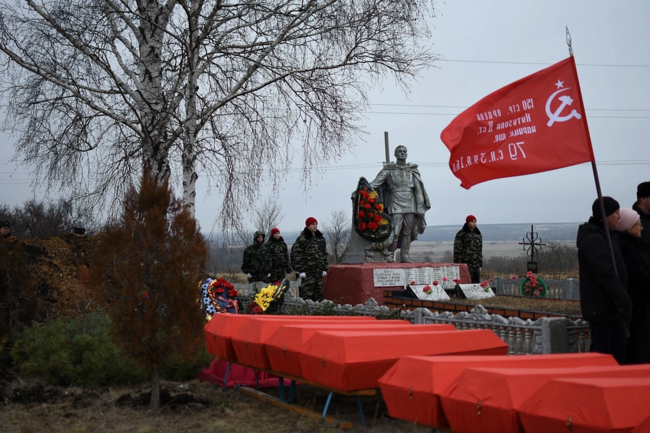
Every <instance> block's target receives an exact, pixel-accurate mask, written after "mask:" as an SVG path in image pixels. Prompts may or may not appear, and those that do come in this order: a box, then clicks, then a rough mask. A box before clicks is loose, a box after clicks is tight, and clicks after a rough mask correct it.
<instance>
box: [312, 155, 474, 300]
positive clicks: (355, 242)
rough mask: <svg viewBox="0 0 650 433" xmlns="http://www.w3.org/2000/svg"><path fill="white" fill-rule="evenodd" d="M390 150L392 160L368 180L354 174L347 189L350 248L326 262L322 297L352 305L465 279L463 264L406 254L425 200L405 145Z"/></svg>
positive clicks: (420, 226) (421, 221)
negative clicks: (341, 260)
mask: <svg viewBox="0 0 650 433" xmlns="http://www.w3.org/2000/svg"><path fill="white" fill-rule="evenodd" d="M394 154H395V158H396V162H387V163H386V164H385V165H384V166H383V167H382V169H381V170H380V171H379V173H378V174H377V176H376V177H375V178H374V180H372V181H371V182H368V181H367V180H366V179H365V178H363V177H362V178H360V180H359V183H358V185H357V189H356V191H354V192H353V193H352V197H351V198H352V229H353V230H352V235H351V248H350V253H349V254H348V256H347V257H346V260H345V264H342V265H331V266H330V268H329V270H328V273H327V277H325V280H324V287H323V290H324V298H325V299H329V300H336V301H337V302H341V303H344V304H347V303H349V304H352V305H356V304H363V303H365V302H366V301H367V300H368V299H369V298H373V299H375V300H376V301H377V302H378V303H379V304H382V303H383V300H384V291H385V290H386V291H392V290H398V291H401V290H405V288H406V287H407V286H410V287H412V288H415V289H416V290H420V291H421V290H422V288H423V287H425V286H427V285H430V284H433V282H434V281H435V282H436V284H439V285H440V288H441V289H451V288H453V287H454V286H455V283H454V282H453V281H455V280H456V281H459V282H461V281H462V282H464V283H469V282H470V275H469V270H468V268H467V265H465V264H455V263H451V264H450V263H415V262H414V260H413V258H412V257H411V254H410V250H411V243H412V242H413V241H414V240H415V239H417V237H418V235H419V234H422V233H423V232H424V229H425V228H426V225H427V224H426V220H425V213H426V212H427V211H428V210H429V209H430V208H431V203H430V201H429V196H428V195H427V192H426V189H425V187H424V183H423V182H422V178H421V176H420V172H419V171H418V166H417V165H416V164H410V163H407V162H406V158H407V156H408V151H407V149H406V147H405V146H398V147H397V148H396V149H395V152H394ZM387 155H388V151H387ZM397 250H399V263H395V261H396V260H395V258H394V257H395V252H396V251H397ZM440 293H442V294H443V295H445V293H444V290H440ZM445 296H446V295H445Z"/></svg>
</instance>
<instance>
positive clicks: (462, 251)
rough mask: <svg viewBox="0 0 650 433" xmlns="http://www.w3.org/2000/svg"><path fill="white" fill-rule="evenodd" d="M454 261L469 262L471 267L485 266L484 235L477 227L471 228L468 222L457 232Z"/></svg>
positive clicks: (468, 264)
mask: <svg viewBox="0 0 650 433" xmlns="http://www.w3.org/2000/svg"><path fill="white" fill-rule="evenodd" d="M454 263H467V266H468V267H469V268H470V269H477V268H480V267H481V266H483V237H482V236H481V231H480V230H479V229H478V227H476V228H475V229H474V230H470V229H469V227H468V226H467V223H466V224H465V225H464V226H463V228H462V229H461V230H460V231H459V232H458V233H456V239H455V240H454Z"/></svg>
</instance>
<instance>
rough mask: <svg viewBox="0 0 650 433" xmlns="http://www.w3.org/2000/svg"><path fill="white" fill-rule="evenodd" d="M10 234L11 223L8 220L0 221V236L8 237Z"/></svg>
mask: <svg viewBox="0 0 650 433" xmlns="http://www.w3.org/2000/svg"><path fill="white" fill-rule="evenodd" d="M9 236H11V223H10V222H9V221H0V237H3V238H8V237H9Z"/></svg>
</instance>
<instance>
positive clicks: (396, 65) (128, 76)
mask: <svg viewBox="0 0 650 433" xmlns="http://www.w3.org/2000/svg"><path fill="white" fill-rule="evenodd" d="M434 14H435V10H434V3H433V0H400V1H395V0H364V1H355V0H254V1H236V0H230V1H228V0H66V1H61V0H40V1H38V2H37V1H35V0H25V1H24V2H18V4H16V3H14V2H13V1H11V0H0V53H2V56H1V57H0V61H1V67H2V69H1V70H2V73H1V75H0V79H1V80H2V82H1V83H0V85H1V88H2V90H3V92H4V100H5V104H6V107H5V108H6V109H7V113H8V117H7V121H6V123H5V128H6V129H7V130H9V131H11V132H13V133H14V134H15V135H16V136H17V144H16V155H15V159H16V160H18V161H20V162H23V163H25V164H27V165H29V166H31V167H33V171H34V174H35V175H36V177H37V179H39V180H41V181H45V182H46V184H47V185H48V186H49V187H51V188H55V187H59V188H62V189H63V190H64V191H73V192H74V193H75V196H76V197H85V198H92V199H95V200H98V202H100V201H99V200H105V199H106V198H108V199H109V200H119V199H120V198H121V196H122V195H123V193H124V192H125V191H126V190H127V189H128V188H129V187H130V186H132V185H133V184H137V183H139V179H140V177H141V174H142V173H143V170H145V169H149V170H150V171H151V173H152V174H153V175H154V176H156V178H157V179H158V180H159V181H162V180H163V179H165V178H169V177H170V176H171V179H172V181H175V182H181V181H182V185H183V194H182V197H183V201H184V203H185V204H186V205H187V206H189V208H190V210H191V211H193V210H194V206H195V195H196V182H197V180H198V176H199V173H202V175H203V176H204V177H205V180H206V182H208V183H209V186H210V188H211V189H212V186H215V187H216V190H217V193H218V194H219V195H220V196H221V198H222V200H223V203H222V204H221V206H218V207H217V208H218V209H219V218H220V222H221V225H222V227H223V228H232V227H237V226H238V224H239V222H240V221H241V216H242V208H243V206H242V205H243V204H245V203H247V202H251V201H252V200H253V199H254V198H255V196H256V194H257V191H258V190H259V187H260V185H261V184H262V182H266V183H269V182H270V183H271V184H274V185H275V184H277V182H279V181H280V180H281V179H282V175H283V174H285V173H286V171H285V170H286V169H288V166H286V164H285V165H284V168H283V169H277V167H279V166H280V164H279V162H280V161H287V160H289V159H291V158H293V157H295V156H300V157H301V160H302V164H301V165H302V168H303V170H304V171H303V181H305V182H307V181H308V179H309V171H310V169H311V167H313V166H314V165H317V164H318V163H320V162H323V161H325V160H328V159H331V158H336V157H337V156H339V155H341V154H342V152H344V151H345V150H346V149H347V148H348V147H349V146H351V145H352V143H353V141H354V139H356V138H357V137H358V135H359V134H360V133H362V132H363V131H362V130H361V129H360V127H359V125H358V120H359V118H358V113H359V112H360V111H361V110H363V109H364V108H365V107H366V106H367V100H366V94H367V92H368V90H369V89H370V88H371V86H372V85H373V84H374V83H376V82H377V80H380V79H383V78H384V77H387V76H392V77H393V78H394V79H395V80H396V81H397V82H398V83H399V84H401V85H402V86H403V87H404V88H405V89H406V84H407V81H408V79H410V78H411V77H413V76H414V75H416V74H417V73H418V71H420V70H421V69H422V68H425V67H428V66H429V65H431V64H432V62H433V61H434V60H435V56H434V55H433V54H431V53H430V52H429V50H428V47H426V46H424V45H423V43H424V41H425V40H426V39H427V38H428V37H429V36H430V34H429V29H428V25H427V18H429V17H430V16H434Z"/></svg>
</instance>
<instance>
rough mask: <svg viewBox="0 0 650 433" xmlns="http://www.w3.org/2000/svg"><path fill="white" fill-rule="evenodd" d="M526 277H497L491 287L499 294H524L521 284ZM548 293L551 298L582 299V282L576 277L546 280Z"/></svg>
mask: <svg viewBox="0 0 650 433" xmlns="http://www.w3.org/2000/svg"><path fill="white" fill-rule="evenodd" d="M524 280H525V279H524V278H517V279H516V280H510V279H505V278H500V277H495V278H493V279H492V282H491V283H490V287H492V290H493V291H494V293H495V294H497V295H506V296H523V294H522V293H521V285H522V283H523V282H524ZM544 283H545V284H546V289H547V291H548V294H547V295H546V297H547V298H551V299H566V300H572V301H579V300H580V282H579V281H578V280H577V279H575V278H567V279H566V280H544Z"/></svg>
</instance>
